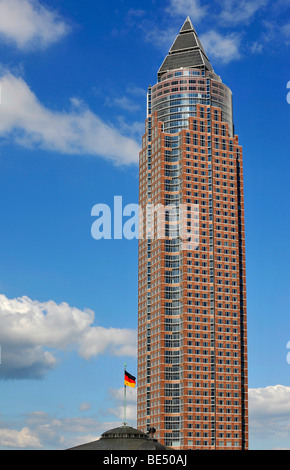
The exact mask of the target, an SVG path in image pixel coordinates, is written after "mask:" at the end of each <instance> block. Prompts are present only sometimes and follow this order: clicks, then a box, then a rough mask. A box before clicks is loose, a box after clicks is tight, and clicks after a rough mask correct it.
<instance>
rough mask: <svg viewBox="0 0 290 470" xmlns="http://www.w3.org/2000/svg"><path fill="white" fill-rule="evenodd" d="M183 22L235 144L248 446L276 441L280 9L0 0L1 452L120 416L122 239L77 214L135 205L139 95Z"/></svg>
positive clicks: (284, 240)
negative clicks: (239, 151)
mask: <svg viewBox="0 0 290 470" xmlns="http://www.w3.org/2000/svg"><path fill="white" fill-rule="evenodd" d="M221 3H222V6H221V5H220V4H221ZM187 15H189V16H190V17H191V20H192V22H193V24H194V26H195V28H196V30H197V32H198V34H199V37H200V38H201V40H202V42H203V45H204V47H205V49H206V51H207V53H208V56H209V58H210V60H211V62H212V65H213V67H214V69H215V72H216V73H217V74H218V75H220V76H221V77H222V80H223V82H224V83H226V84H227V85H228V86H229V87H230V88H231V90H232V92H233V97H234V121H235V128H236V132H237V134H238V135H239V139H240V143H241V144H242V146H243V149H244V184H245V210H246V249H247V252H246V254H247V298H248V340H249V387H250V392H249V402H250V448H252V449H272V448H285V447H289V437H290V364H288V362H287V353H288V352H290V349H287V343H288V341H290V321H289V301H290V296H289V261H290V260H289V225H290V224H289V208H288V206H289V159H288V157H289V144H290V139H289V113H290V103H288V102H287V94H288V93H289V92H290V89H289V88H290V86H289V87H288V88H287V84H288V82H289V81H290V70H289V45H290V2H289V0H278V1H275V2H270V1H268V0H254V1H249V0H241V1H239V2H238V1H235V0H227V1H224V2H218V1H215V0H212V1H203V2H200V1H198V0H190V1H189V0H174V1H173V0H168V1H158V2H157V1H154V0H149V1H148V0H147V1H146V2H145V1H143V0H142V1H139V2H138V5H136V2H133V0H126V1H106V2H105V1H103V0H97V1H96V0H86V2H80V1H78V0H57V1H56V0H50V1H44V0H39V1H37V0H34V1H32V0H0V85H1V105H0V142H1V145H0V201H1V213H0V214H1V230H0V259H1V262H0V316H1V331H0V344H1V365H0V379H1V383H0V387H1V405H0V448H1V449H64V448H68V447H70V446H73V445H76V444H78V443H83V442H88V441H90V440H93V439H95V438H96V437H98V436H99V435H100V434H101V433H102V432H103V431H105V430H107V429H109V428H110V427H113V426H115V425H119V424H120V423H121V422H122V420H123V407H122V406H123V369H124V362H126V363H127V368H128V371H129V372H130V373H132V374H135V373H136V328H137V240H126V239H121V240H95V239H94V238H93V237H92V235H91V226H92V223H93V218H92V216H91V210H92V207H93V206H94V205H95V204H98V203H103V204H107V205H109V206H110V207H112V208H113V202H114V196H122V199H123V204H124V205H126V204H129V203H135V204H137V203H138V151H139V148H140V144H141V136H142V133H143V131H144V120H145V114H146V91H147V87H148V85H150V84H154V83H155V82H156V74H157V70H158V68H159V66H160V65H161V63H162V61H163V58H164V56H165V55H166V53H167V51H168V50H169V48H170V46H171V44H172V42H173V40H174V38H175V36H176V35H177V34H178V32H179V29H180V28H181V26H182V24H183V22H184V20H185V18H186V16H187ZM288 101H289V102H290V99H289V100H288ZM289 362H290V361H289ZM135 416H136V390H129V391H128V410H127V418H128V421H129V423H130V424H132V425H135Z"/></svg>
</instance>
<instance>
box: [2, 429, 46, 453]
mask: <svg viewBox="0 0 290 470" xmlns="http://www.w3.org/2000/svg"><path fill="white" fill-rule="evenodd" d="M0 445H1V447H2V448H3V447H4V448H10V449H28V448H30V449H41V448H42V447H43V445H42V444H41V442H40V440H39V438H38V437H37V436H36V435H34V433H33V432H31V430H30V429H29V428H27V427H24V428H22V429H20V430H17V429H7V428H2V429H0Z"/></svg>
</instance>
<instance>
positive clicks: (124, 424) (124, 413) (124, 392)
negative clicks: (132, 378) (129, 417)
mask: <svg viewBox="0 0 290 470" xmlns="http://www.w3.org/2000/svg"><path fill="white" fill-rule="evenodd" d="M126 367H127V364H126V362H125V365H124V378H125V371H126ZM124 426H126V384H125V380H124Z"/></svg>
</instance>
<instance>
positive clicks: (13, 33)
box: [0, 0, 70, 50]
mask: <svg viewBox="0 0 290 470" xmlns="http://www.w3.org/2000/svg"><path fill="white" fill-rule="evenodd" d="M69 29H70V28H69V26H68V24H67V23H66V21H64V20H63V19H62V18H61V17H60V16H59V15H58V13H57V12H55V11H52V10H49V9H47V8H46V7H44V6H42V5H41V4H40V3H39V2H38V1H37V0H0V37H2V39H5V40H6V41H9V42H11V43H13V44H14V45H16V46H17V47H18V48H19V49H22V50H26V49H31V48H46V47H48V46H50V45H52V44H54V43H56V42H58V41H59V40H60V39H61V38H63V37H64V36H65V35H66V34H67V33H68V32H69Z"/></svg>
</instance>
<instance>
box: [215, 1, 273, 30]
mask: <svg viewBox="0 0 290 470" xmlns="http://www.w3.org/2000/svg"><path fill="white" fill-rule="evenodd" d="M268 1H269V0H239V1H238V0H224V1H223V3H222V10H221V13H220V15H219V19H220V20H221V21H222V22H223V23H226V24H230V25H233V24H238V23H247V22H249V21H251V20H252V19H253V17H254V16H255V14H256V13H257V12H258V11H259V10H260V9H261V8H263V7H265V6H266V5H267V3H268Z"/></svg>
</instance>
